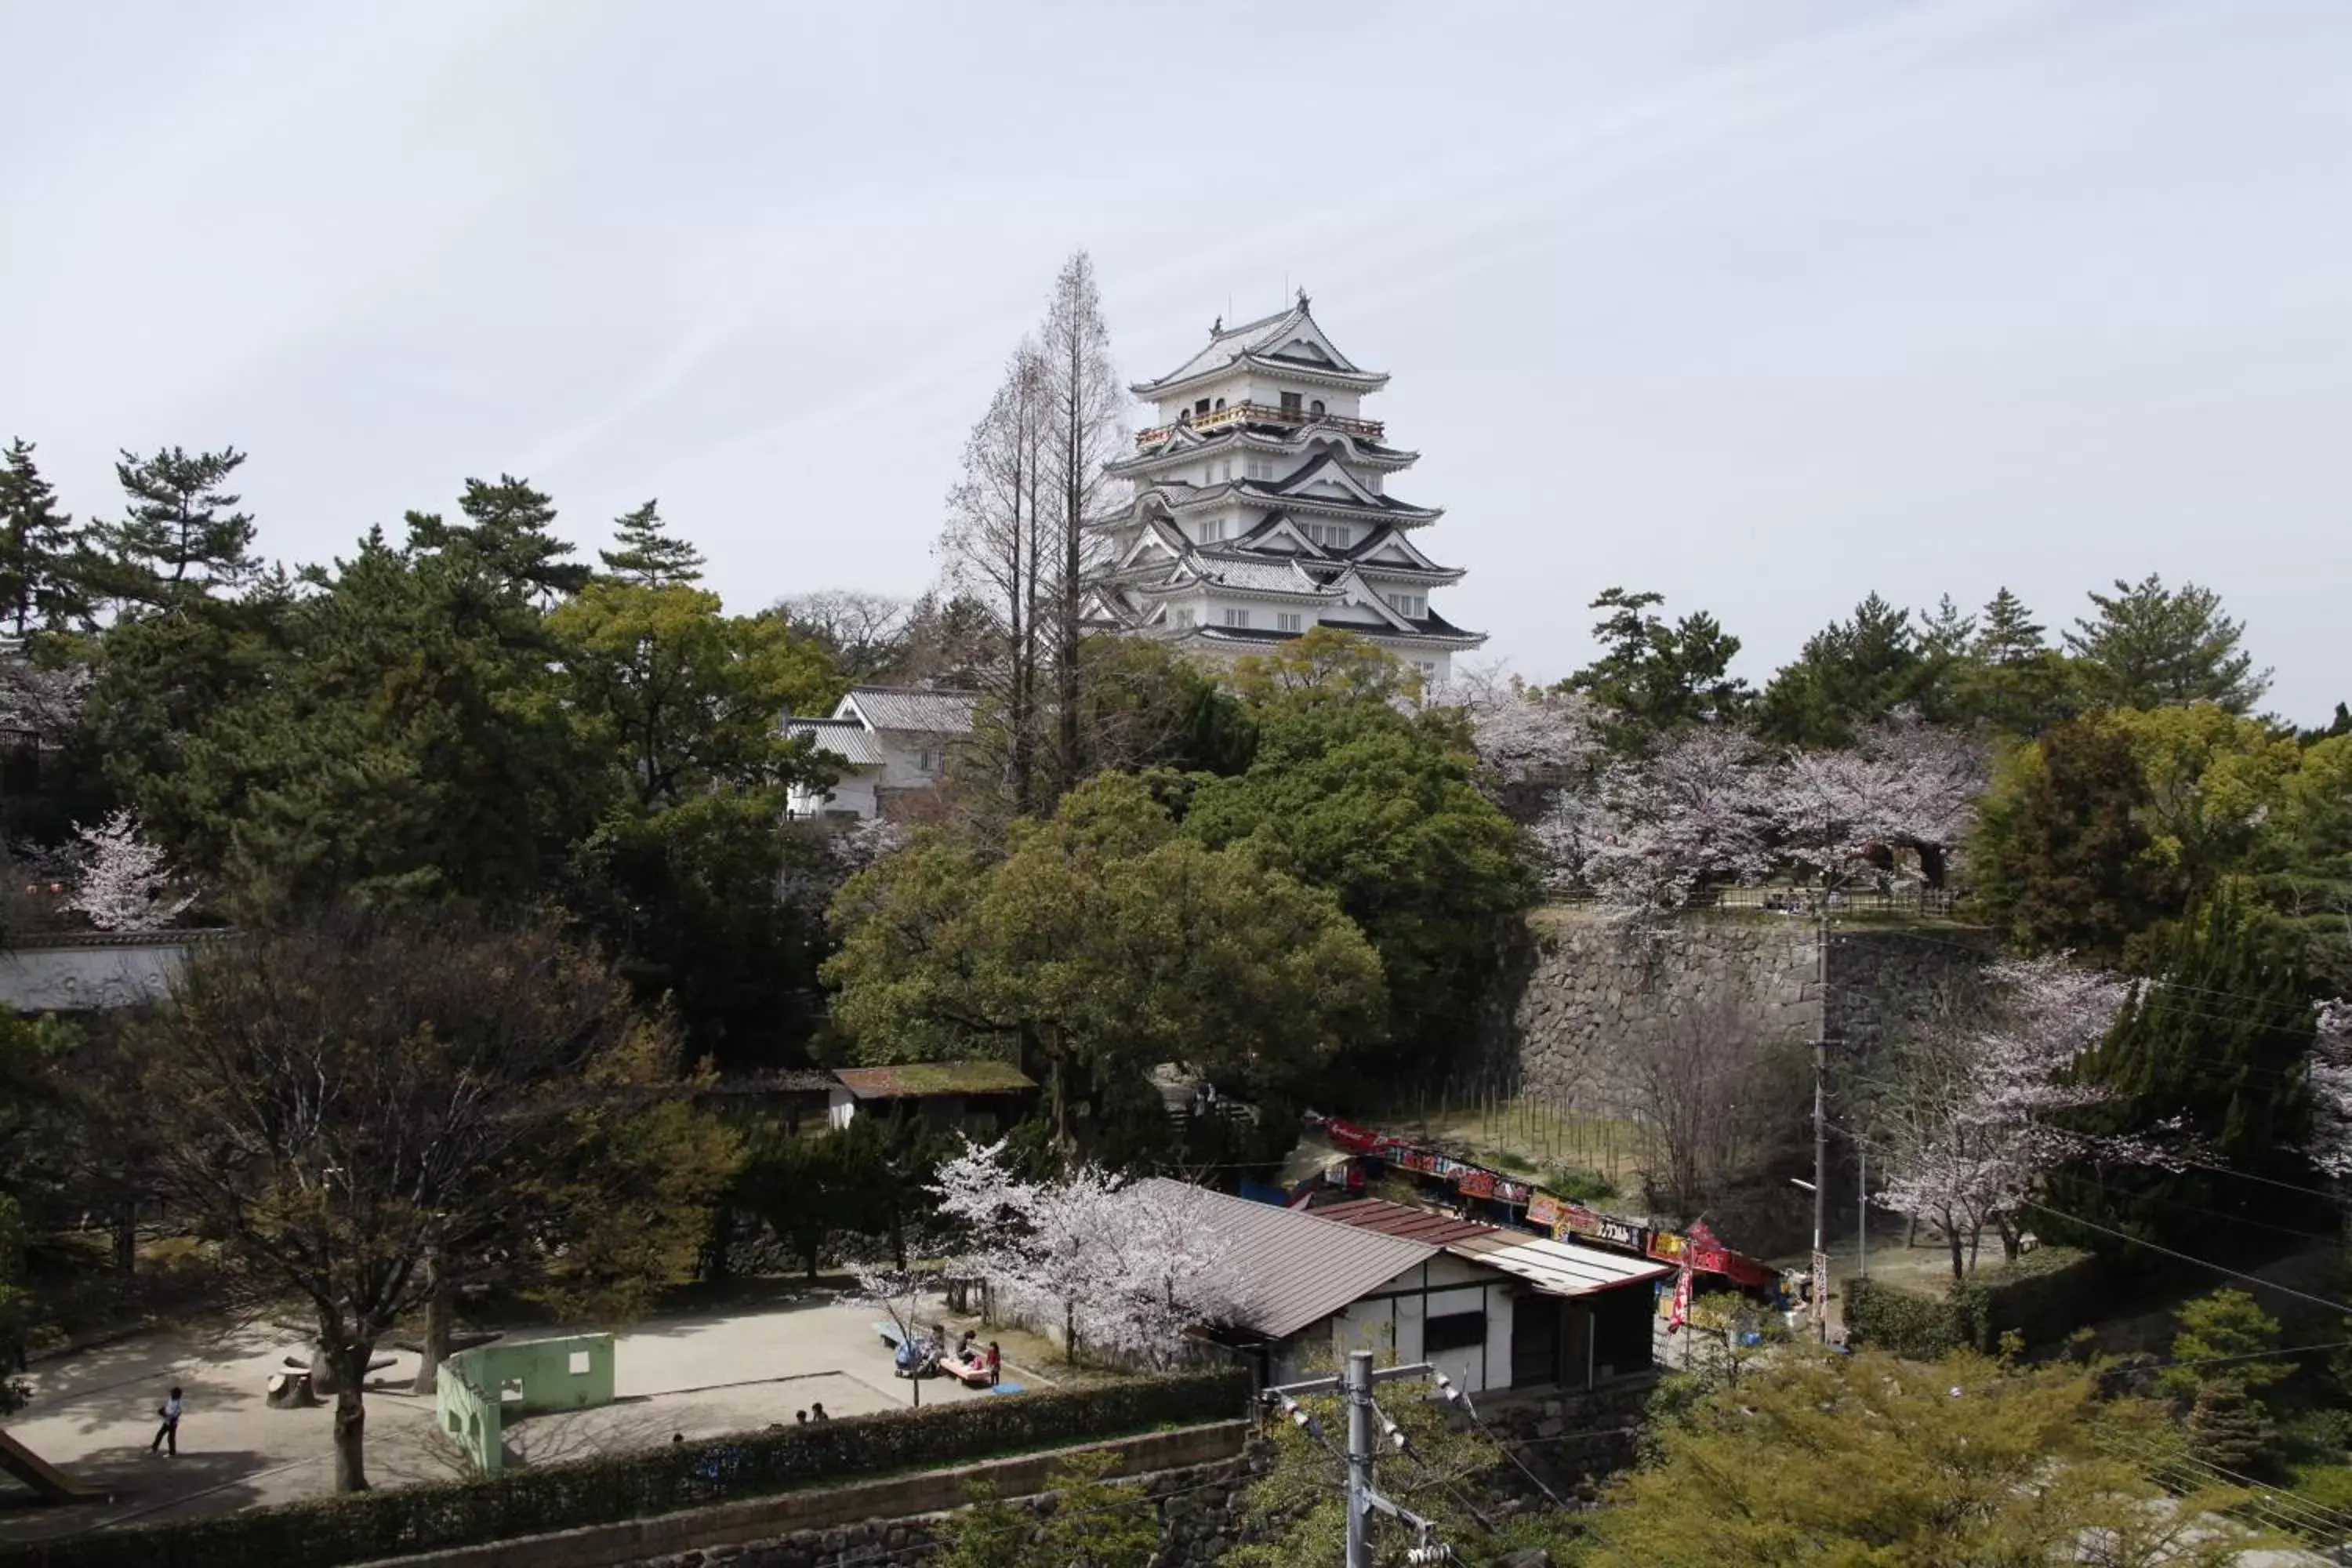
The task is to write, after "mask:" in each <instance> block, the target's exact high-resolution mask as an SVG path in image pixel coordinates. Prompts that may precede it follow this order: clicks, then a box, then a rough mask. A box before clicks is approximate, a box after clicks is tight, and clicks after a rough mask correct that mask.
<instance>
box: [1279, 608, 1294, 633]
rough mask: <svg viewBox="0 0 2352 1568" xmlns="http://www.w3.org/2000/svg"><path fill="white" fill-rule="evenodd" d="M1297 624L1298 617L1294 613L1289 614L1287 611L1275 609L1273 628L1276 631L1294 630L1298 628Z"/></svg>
mask: <svg viewBox="0 0 2352 1568" xmlns="http://www.w3.org/2000/svg"><path fill="white" fill-rule="evenodd" d="M1298 626H1299V617H1298V616H1294V615H1292V614H1290V613H1289V612H1287V611H1276V614H1275V617H1274V629H1275V630H1276V631H1278V632H1295V631H1297V630H1298Z"/></svg>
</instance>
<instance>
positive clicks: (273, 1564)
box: [0, 1370, 1249, 1568]
mask: <svg viewBox="0 0 2352 1568" xmlns="http://www.w3.org/2000/svg"><path fill="white" fill-rule="evenodd" d="M1248 1396H1249V1379H1248V1376H1247V1374H1246V1373H1242V1372H1240V1371H1238V1370H1228V1371H1218V1372H1210V1373H1184V1374H1181V1375H1176V1376H1169V1377H1147V1378H1135V1379H1129V1380H1125V1381H1121V1382H1118V1383H1114V1384H1102V1385H1100V1386H1096V1387H1089V1388H1078V1389H1071V1390H1068V1391H1066V1392H1060V1391H1057V1392H1055V1393H1050V1394H1011V1395H1003V1396H999V1397H996V1398H992V1399H971V1400H961V1401H958V1402H957V1403H954V1404H951V1405H926V1406H924V1407H923V1408H922V1409H920V1410H892V1411H886V1412H884V1413H882V1414H879V1415H849V1416H841V1417H838V1418H836V1419H835V1420H832V1421H824V1422H816V1423H812V1424H811V1425H809V1426H791V1427H788V1428H786V1429H784V1430H782V1431H780V1432H760V1433H746V1434H743V1435H742V1436H735V1437H721V1438H715V1439H712V1440H710V1441H708V1442H700V1443H671V1444H667V1445H664V1446H662V1447H656V1448H649V1449H645V1450H642V1451H639V1452H635V1453H629V1454H624V1455H615V1456H613V1457H611V1458H596V1459H583V1460H578V1461H575V1462H572V1463H569V1464H560V1465H549V1466H546V1467H545V1468H523V1469H511V1470H504V1471H501V1472H500V1473H499V1474H498V1475H496V1476H492V1477H488V1478H486V1479H481V1480H474V1481H460V1482H454V1483H447V1484H441V1485H425V1486H411V1487H398V1488H394V1489H388V1490H384V1491H370V1492H361V1493H357V1494H355V1495H352V1496H349V1497H336V1498H321V1499H319V1500H315V1501H310V1502H298V1503H287V1504H283V1505H280V1506H278V1507H275V1508H258V1509H247V1510H245V1511H243V1512H241V1513H232V1514H224V1515H222V1516H220V1517H219V1518H216V1519H201V1520H190V1521H184V1522H181V1523H174V1524H163V1525H152V1526H149V1527H146V1528H143V1529H130V1530H115V1531H103V1532H100V1533H98V1534H94V1535H83V1536H76V1537H71V1538H68V1539H66V1540H62V1541H50V1542H28V1543H26V1544H23V1545H18V1546H9V1547H0V1565H5V1568H101V1565H108V1568H110V1565H112V1564H116V1563H136V1564H140V1565H142V1568H221V1565H224V1564H229V1563H236V1564H251V1565H254V1568H292V1565H294V1564H298V1563H299V1564H305V1565H315V1568H334V1565H336V1564H341V1563H365V1562H371V1561H373V1560H375V1559H378V1558H383V1557H394V1556H399V1555H402V1554H404V1553H407V1552H432V1551H438V1550H441V1549H444V1548H447V1547H455V1546H472V1545H478V1544H480V1543H481V1542H491V1541H506V1540H511V1539H513V1538H515V1537H518V1536H525V1535H538V1534H541V1533H544V1532H546V1531H556V1530H574V1529H578V1528H580V1527H582V1526H585V1525H593V1524H612V1523H615V1522H618V1521H623V1520H630V1519H642V1518H646V1517H648V1516H651V1515H654V1514H662V1513H672V1512H675V1511H677V1510H680V1509H689V1508H699V1507H702V1506H704V1505H706V1504H709V1503H717V1502H730V1501H734V1500H738V1499H742V1498H751V1497H760V1496H763V1495H765V1494H768V1493H772V1492H780V1491H786V1490H790V1489H793V1488H795V1487H802V1486H806V1485H809V1484H811V1483H815V1482H825V1481H837V1480H845V1479H850V1478H853V1477H860V1476H872V1475H877V1474H882V1473H887V1472H888V1471H893V1470H906V1469H921V1468H936V1467H938V1466H940V1465H942V1464H946V1463H951V1462H954V1461H957V1460H962V1459H978V1458H989V1457H992V1456H995V1455H999V1454H1004V1453H1012V1452H1020V1451H1024V1450H1034V1449H1037V1448H1045V1447H1056V1446H1059V1445H1062V1444H1067V1443H1077V1442H1084V1441H1087V1440H1091V1439H1096V1438H1103V1437H1114V1436H1126V1435H1128V1434H1130V1433H1134V1432H1139V1431H1144V1430H1148V1429H1150V1428H1151V1427H1154V1426H1162V1425H1166V1424H1170V1423H1191V1422H1201V1421H1213V1420H1219V1419H1223V1418H1227V1417H1232V1416H1236V1415H1241V1414H1242V1413H1243V1411H1244V1405H1245V1404H1246V1402H1247V1399H1248Z"/></svg>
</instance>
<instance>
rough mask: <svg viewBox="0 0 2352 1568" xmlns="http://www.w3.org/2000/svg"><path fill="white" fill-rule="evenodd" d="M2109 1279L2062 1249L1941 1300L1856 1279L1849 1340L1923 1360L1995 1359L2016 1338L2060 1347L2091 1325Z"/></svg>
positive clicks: (1848, 1289) (1848, 1311)
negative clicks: (1950, 1356)
mask: <svg viewBox="0 0 2352 1568" xmlns="http://www.w3.org/2000/svg"><path fill="white" fill-rule="evenodd" d="M2105 1279H2106V1273H2105V1268H2104V1266H2103V1265H2102V1264H2101V1262H2100V1260H2099V1259H2098V1258H2095V1256H2093V1255H2092V1254H2090V1253H2087V1252H2076V1251H2074V1249H2072V1248H2071V1247H2041V1248H2038V1249H2037V1250H2035V1251H2032V1252H2028V1253H2024V1254H2022V1255H2021V1256H2020V1257H2019V1258H2016V1259H2014V1260H2013V1261H2012V1262H2011V1264H2010V1265H2009V1267H2008V1268H2005V1269H2003V1270H2001V1271H2000V1273H1999V1274H1995V1275H1992V1276H1990V1277H1988V1278H1986V1279H1965V1280H1962V1281H1960V1282H1959V1283H1958V1284H1955V1285H1954V1286H1952V1287H1951V1289H1948V1290H1947V1291H1946V1292H1945V1293H1944V1294H1943V1295H1940V1296H1929V1295H1926V1294H1924V1293H1922V1292H1920V1291H1917V1290H1906V1289H1903V1287H1901V1286H1899V1285H1889V1284H1886V1283H1885V1282H1884V1281H1882V1280H1877V1279H1849V1280H1847V1281H1846V1282H1845V1283H1844V1284H1843V1286H1842V1287H1840V1288H1841V1289H1843V1290H1844V1292H1845V1328H1846V1341H1847V1342H1848V1343H1850V1344H1852V1345H1853V1346H1854V1347H1855V1348H1856V1349H1858V1350H1859V1349H1864V1348H1869V1349H1874V1350H1883V1351H1889V1352H1893V1353H1895V1354H1896V1355H1900V1356H1912V1357H1916V1358H1917V1359H1919V1360H1921V1361H1933V1360H1935V1359H1937V1357H1939V1356H1942V1355H1944V1354H1945V1353H1947V1352H1950V1351H1955V1350H1958V1349H1959V1348H1961V1347H1962V1346H1967V1347H1969V1348H1970V1349H1973V1350H1979V1351H1982V1352H1985V1353H1986V1354H1988V1355H1990V1354H1992V1353H1994V1352H1997V1351H1999V1350H2000V1342H2001V1339H2002V1337H2003V1336H2004V1335H2008V1334H2012V1333H2013V1334H2015V1335H2017V1336H2018V1337H2019V1338H2020V1339H2021V1340H2022V1341H2023V1342H2025V1344H2026V1345H2027V1346H2028V1347H2029V1348H2032V1347H2038V1346H2042V1345H2054V1344H2057V1343H2059V1342H2061V1341H2063V1340H2064V1339H2065V1338H2066V1336H2067V1335H2068V1334H2071V1333H2073V1332H2074V1331H2075V1330H2076V1329H2078V1328H2080V1327H2081V1326H2082V1325H2083V1324H2084V1322H2086V1321H2089V1319H2090V1317H2091V1316H2092V1313H2093V1312H2094V1310H2095V1299H2096V1297H2097V1295H2098V1292H2099V1290H2100V1288H2101V1287H2102V1286H2103V1285H2104V1284H2105Z"/></svg>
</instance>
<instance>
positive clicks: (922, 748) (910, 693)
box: [784, 686, 980, 817]
mask: <svg viewBox="0 0 2352 1568" xmlns="http://www.w3.org/2000/svg"><path fill="white" fill-rule="evenodd" d="M979 700H980V699H979V697H978V695H977V694H976V693H973V692H970V691H929V690H917V689H912V688H908V687H896V686H853V687H851V688H850V689H849V690H848V691H847V692H846V693H845V694H844V695H843V697H842V699H841V701H840V702H839V703H838V704H836V705H835V708H834V710H833V717H831V718H829V719H787V720H785V721H784V733H785V735H786V736H787V737H788V738H794V739H797V738H800V737H806V738H807V739H809V740H810V741H811V742H814V748H815V750H816V751H817V752H820V753H822V754H824V756H825V757H827V758H829V759H830V760H831V762H832V763H833V766H834V768H835V772H837V773H839V774H840V775H841V776H840V778H839V780H838V781H837V782H836V783H835V784H834V786H833V787H832V788H831V789H829V790H816V789H812V788H809V787H808V786H806V785H801V784H795V785H793V789H792V792H791V793H790V794H789V795H787V796H786V797H785V801H784V811H785V815H787V816H796V817H810V816H845V817H871V816H893V815H895V813H894V812H893V811H892V809H891V807H892V803H893V799H894V797H903V796H904V795H906V794H907V793H908V792H910V791H921V792H926V793H928V792H929V790H931V789H932V788H934V787H935V786H936V785H937V784H939V782H940V775H941V774H942V773H944V772H945V771H946V768H947V756H948V750H949V748H950V747H951V746H953V745H954V744H955V743H956V742H958V741H960V740H961V739H962V738H963V737H965V736H967V735H969V734H971V716H972V710H973V708H974V706H975V705H976V704H977V703H978V702H979Z"/></svg>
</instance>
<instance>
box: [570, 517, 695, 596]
mask: <svg viewBox="0 0 2352 1568" xmlns="http://www.w3.org/2000/svg"><path fill="white" fill-rule="evenodd" d="M613 542H614V544H616V545H618V546H619V548H618V549H616V550H600V551H598V552H596V554H597V557H598V558H599V559H600V560H602V561H603V562H604V570H605V571H607V572H609V573H611V574H613V575H614V576H615V577H618V578H619V579H621V581H623V582H625V583H635V584H638V585H640V586H642V587H646V588H667V587H672V586H674V585H676V584H680V583H699V582H701V581H702V567H703V559H702V552H700V551H698V550H697V549H696V548H695V547H694V546H693V545H692V544H690V543H688V542H686V541H685V540H683V539H678V538H675V537H673V536H672V535H671V533H670V531H669V525H668V524H667V523H666V522H664V521H662V515H661V512H660V511H659V510H657V503H656V502H654V501H647V502H646V504H645V505H643V506H641V507H639V508H637V510H635V511H633V512H629V513H627V514H626V515H625V516H623V517H619V518H616V519H614V522H613Z"/></svg>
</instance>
